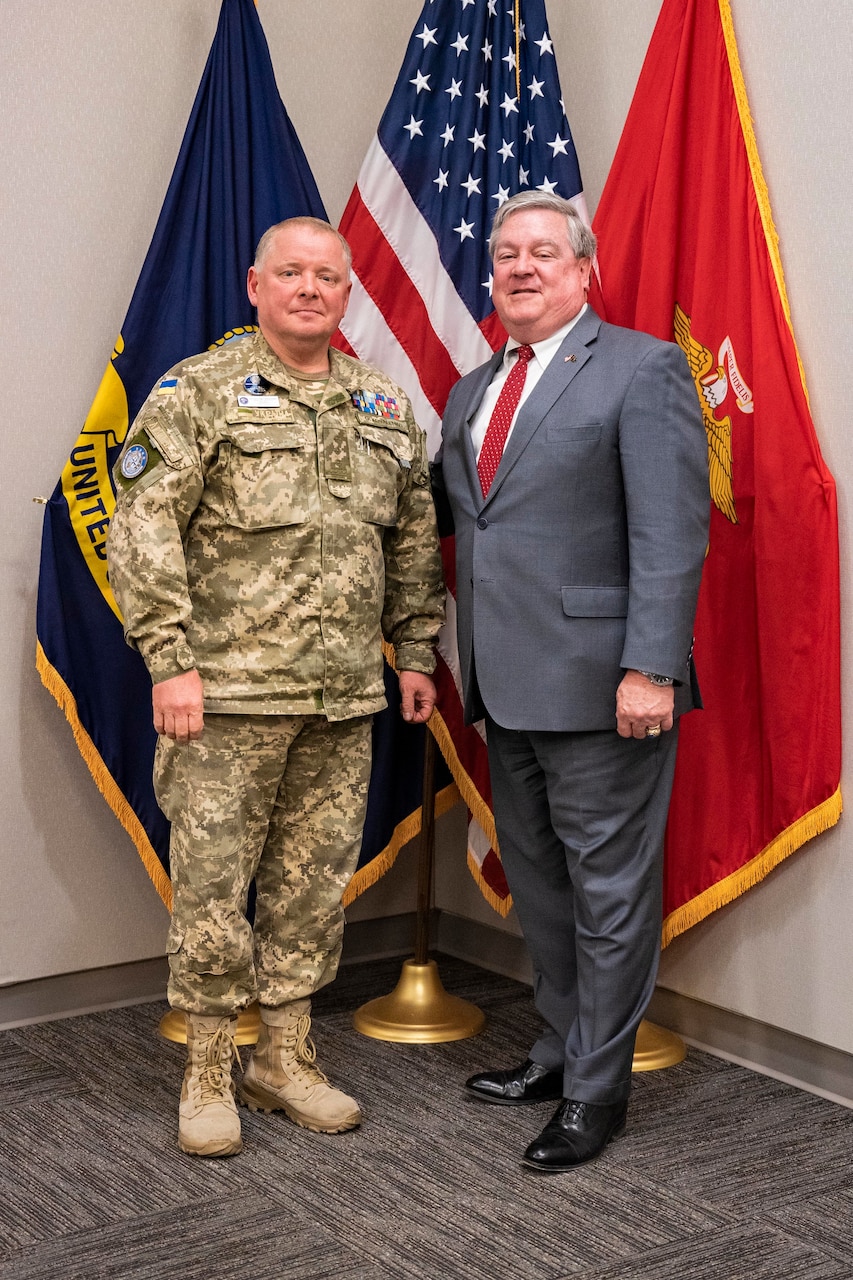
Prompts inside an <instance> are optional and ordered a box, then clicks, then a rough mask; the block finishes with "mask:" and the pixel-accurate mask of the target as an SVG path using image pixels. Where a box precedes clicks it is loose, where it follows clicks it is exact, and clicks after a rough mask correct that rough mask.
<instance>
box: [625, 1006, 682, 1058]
mask: <svg viewBox="0 0 853 1280" xmlns="http://www.w3.org/2000/svg"><path fill="white" fill-rule="evenodd" d="M686 1057H687V1045H686V1044H685V1043H684V1041H683V1040H682V1039H681V1036H679V1035H676V1033H675V1032H674V1031H667V1029H666V1027H659V1026H658V1025H657V1023H654V1022H646V1020H645V1018H644V1019H643V1021H642V1022H641V1023H640V1025H639V1027H638V1028H637V1039H636V1040H635V1042H634V1060H633V1062H632V1064H631V1070H632V1071H660V1070H661V1068H662V1067H674V1066H675V1064H676V1063H677V1062H683V1061H684V1059H685V1058H686Z"/></svg>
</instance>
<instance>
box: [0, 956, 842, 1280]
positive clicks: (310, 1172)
mask: <svg viewBox="0 0 853 1280" xmlns="http://www.w3.org/2000/svg"><path fill="white" fill-rule="evenodd" d="M439 968H440V972H441V976H442V979H443V982H444V985H445V987H446V988H447V990H448V991H451V992H454V993H456V994H458V995H461V996H464V997H465V998H466V999H470V1000H473V1001H475V1002H476V1003H477V1004H479V1005H480V1007H481V1008H483V1009H484V1011H485V1012H486V1014H487V1019H488V1020H487V1025H486V1029H485V1031H484V1032H483V1033H482V1034H481V1035H479V1036H477V1037H475V1038H472V1039H469V1040H461V1041H456V1042H455V1043H451V1044H445V1045H431V1046H425V1045H417V1046H408V1045H397V1044H387V1043H383V1042H380V1041H375V1040H370V1039H367V1038H365V1037H363V1036H361V1035H359V1034H358V1033H357V1032H355V1031H354V1030H353V1028H352V1025H351V1015H352V1012H353V1010H354V1009H356V1008H357V1007H358V1006H359V1005H360V1004H361V1003H362V1002H363V1001H364V1000H367V999H369V998H371V997H372V996H375V995H382V994H385V993H386V992H388V991H390V990H391V989H392V988H393V986H394V984H395V982H396V980H397V976H398V975H399V970H400V964H399V962H398V961H387V962H386V961H383V962H381V963H375V964H361V965H353V966H348V967H345V968H344V969H343V970H342V971H341V974H340V975H339V978H338V980H337V981H336V982H335V983H334V984H333V986H331V987H330V988H328V989H327V990H326V991H325V992H323V993H321V994H320V996H318V998H317V1000H316V1003H315V1022H314V1030H315V1037H316V1040H317V1044H318V1049H319V1057H320V1061H321V1062H322V1064H323V1066H324V1067H325V1068H326V1069H327V1070H328V1072H329V1073H330V1074H331V1075H332V1077H333V1079H334V1080H335V1081H336V1082H338V1083H340V1084H342V1085H347V1086H349V1087H350V1088H351V1089H352V1091H353V1092H354V1093H356V1094H357V1096H358V1098H359V1100H360V1102H361V1103H362V1106H363V1109H364V1113H365V1122H364V1125H363V1126H362V1128H361V1129H360V1130H357V1131H355V1132H353V1133H349V1134H342V1135H338V1136H330V1135H318V1134H311V1133H308V1132H307V1131H305V1130H303V1129H300V1128H298V1127H296V1126H295V1125H293V1124H291V1123H290V1122H289V1121H288V1120H287V1119H286V1118H285V1117H283V1116H281V1115H271V1116H267V1115H253V1114H251V1113H250V1112H248V1111H246V1110H244V1109H242V1108H241V1117H242V1120H243V1137H244V1150H243V1153H242V1154H241V1155H239V1156H236V1157H233V1158H231V1159H227V1160H200V1159H198V1158H191V1157H188V1156H185V1155H183V1154H182V1153H181V1152H180V1151H179V1150H178V1147H177V1145H176V1142H175V1129H176V1123H177V1122H176V1107H177V1094H178V1090H179V1085H180V1078H181V1074H182V1069H183V1054H184V1051H183V1047H182V1046H179V1045H175V1044H170V1043H168V1042H166V1041H164V1040H162V1039H161V1038H160V1037H159V1036H158V1035H157V1025H158V1022H159V1019H160V1017H161V1015H162V1013H163V1012H164V1011H165V1006H161V1005H152V1004H148V1005H141V1006H137V1007H134V1008H129V1009H118V1010H113V1011H110V1012H106V1013H97V1014H90V1015H88V1016H86V1017H80V1018H72V1019H67V1020H64V1021H58V1022H49V1023H43V1024H40V1025H37V1026H29V1027H22V1028H18V1029H15V1030H11V1031H5V1032H2V1033H0V1049H2V1052H0V1126H2V1135H0V1276H2V1277H3V1280H59V1278H60V1277H61V1280H164V1278H165V1277H173V1276H174V1277H181V1278H182V1280H243V1278H244V1277H245V1278H246V1280H414V1278H416V1277H429V1278H430V1280H433V1278H437V1280H842V1277H845V1278H847V1280H850V1278H853V1111H851V1110H848V1109H846V1108H843V1107H840V1106H837V1105H835V1104H833V1103H831V1102H827V1101H824V1100H823V1099H821V1098H818V1097H815V1096H814V1095H812V1094H808V1093H804V1092H801V1091H799V1090H797V1089H794V1088H792V1087H790V1086H788V1085H785V1084H781V1083H779V1082H777V1081H775V1080H772V1079H769V1078H767V1077H765V1076H760V1075H756V1074H753V1073H751V1072H749V1071H746V1070H744V1069H742V1068H740V1067H737V1066H733V1065H731V1064H729V1063H726V1062H723V1061H721V1060H719V1059H715V1058H712V1057H710V1056H709V1055H707V1054H703V1053H699V1052H696V1051H693V1050H691V1051H690V1053H689V1054H688V1057H687V1059H686V1060H685V1061H684V1062H683V1063H681V1064H679V1065H678V1066H676V1067H671V1068H668V1069H666V1070H664V1071H656V1072H648V1073H643V1074H640V1075H636V1076H635V1077H634V1092H633V1098H632V1104H631V1110H630V1114H629V1120H628V1132H627V1134H626V1136H625V1137H624V1138H622V1139H620V1140H619V1141H617V1142H614V1143H612V1144H611V1145H610V1146H609V1147H608V1148H607V1151H606V1152H605V1154H604V1155H603V1156H602V1157H601V1158H600V1159H599V1160H597V1161H595V1162H594V1163H592V1164H589V1165H586V1166H584V1167H583V1168H581V1169H579V1170H577V1171H576V1172H574V1173H568V1174H560V1175H554V1176H550V1177H548V1176H544V1177H543V1176H542V1175H537V1174H536V1173H533V1172H528V1171H526V1170H525V1169H523V1167H522V1166H521V1164H520V1162H519V1158H520V1155H521V1152H522V1151H523V1149H524V1147H525V1146H526V1144H527V1143H528V1142H529V1141H530V1140H531V1138H532V1137H534V1136H535V1135H536V1133H537V1132H538V1131H539V1129H540V1128H541V1127H542V1125H543V1124H544V1123H545V1122H546V1120H547V1119H548V1118H549V1117H550V1115H551V1112H552V1110H553V1104H550V1103H544V1104H542V1105H541V1106H533V1107H524V1108H505V1107H488V1106H483V1105H481V1104H478V1103H477V1102H476V1101H474V1100H469V1099H467V1098H465V1097H464V1096H463V1095H462V1092H461V1085H462V1082H463V1081H464V1078H465V1077H466V1075H468V1074H469V1073H471V1072H473V1071H476V1070H478V1069H480V1068H482V1067H487V1066H495V1065H510V1064H512V1063H514V1062H516V1061H519V1060H520V1058H522V1057H524V1055H525V1050H526V1048H527V1046H528V1044H529V1043H530V1042H532V1040H533V1039H534V1037H535V1034H536V1029H537V1026H538V1022H537V1015H536V1013H535V1011H534V1009H533V1006H532V1002H531V998H530V992H529V989H527V988H525V987H524V986H522V985H520V984H518V983H515V982H512V981H510V980H507V979H503V978H499V977H496V976H495V975H493V974H488V973H484V972H483V971H482V970H479V969H476V968H473V967H472V966H470V965H466V964H463V963H461V962H459V961H455V960H449V959H442V958H439Z"/></svg>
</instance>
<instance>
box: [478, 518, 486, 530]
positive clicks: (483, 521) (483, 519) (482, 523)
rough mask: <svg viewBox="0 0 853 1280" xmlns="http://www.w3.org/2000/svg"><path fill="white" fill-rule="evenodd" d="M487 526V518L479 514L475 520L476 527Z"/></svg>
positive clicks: (483, 527) (482, 527)
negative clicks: (478, 517)
mask: <svg viewBox="0 0 853 1280" xmlns="http://www.w3.org/2000/svg"><path fill="white" fill-rule="evenodd" d="M488 527H489V522H488V520H487V519H486V518H485V516H480V519H479V520H478V521H477V528H478V529H488Z"/></svg>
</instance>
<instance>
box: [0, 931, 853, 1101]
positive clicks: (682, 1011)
mask: <svg viewBox="0 0 853 1280" xmlns="http://www.w3.org/2000/svg"><path fill="white" fill-rule="evenodd" d="M416 923H417V921H416V917H415V913H414V912H406V913H403V914H401V915H395V916H385V917H383V918H381V919H377V920H354V921H351V922H350V923H349V924H348V925H347V928H346V932H345V935H344V951H343V957H342V963H343V964H358V963H362V962H364V961H368V960H379V959H388V958H391V957H394V956H403V957H407V956H411V955H413V954H414V949H415V932H416ZM430 947H431V949H432V950H434V951H437V952H438V953H439V954H444V955H448V956H453V957H455V958H457V959H459V960H467V961H469V962H470V963H471V964H476V965H479V966H480V967H481V968H483V969H488V970H490V971H491V972H493V973H499V974H502V975H503V976H504V977H508V978H515V979H516V980H517V981H518V982H526V983H530V982H531V977H532V974H531V968H530V960H529V957H528V955H527V948H526V947H525V944H524V941H523V939H522V938H520V937H518V935H517V934H512V933H507V932H506V931H505V930H502V929H496V928H494V927H492V926H491V925H488V924H483V923H481V922H479V921H477V920H467V919H465V918H464V917H462V916H456V915H453V914H452V913H451V912H448V911H434V912H433V914H432V918H431V920H430ZM167 977H168V968H167V964H166V959H165V957H163V956H156V957H154V958H153V959H151V960H138V961H136V962H135V963H132V964H123V965H111V966H108V967H106V968H102V969H88V970H85V971H84V972H82V973H63V974H57V975H56V976H54V977H48V978H38V979H35V980H33V981H30V982H19V983H13V984H11V985H9V986H6V987H0V1030H7V1029H11V1028H13V1027H23V1026H27V1025H29V1024H30V1023H35V1022H52V1021H55V1020H57V1019H60V1018H72V1017H77V1016H79V1015H81V1014H85V1013H96V1012H99V1011H101V1010H104V1009H119V1008H122V1007H124V1006H127V1005H134V1004H148V1003H152V1002H153V1001H156V1000H164V999H165V997H166V981H167ZM648 1016H649V1018H650V1020H651V1021H652V1022H657V1023H659V1024H660V1025H661V1026H663V1027H667V1028H668V1029H669V1030H671V1031H675V1032H677V1033H678V1034H679V1035H680V1036H681V1037H682V1038H683V1039H684V1040H685V1041H686V1043H687V1044H689V1045H694V1046H695V1047H696V1048H697V1049H704V1050H705V1051H706V1052H708V1053H712V1054H714V1056H715V1057H718V1058H724V1059H726V1060H727V1061H729V1062H736V1063H738V1064H739V1065H740V1066H744V1067H747V1068H749V1069H750V1070H751V1071H758V1072H760V1073H761V1074H762V1075H767V1076H772V1077H773V1078H774V1079H777V1080H782V1081H784V1082H785V1083H787V1084H791V1085H794V1086H795V1087H796V1088H798V1089H805V1090H807V1091H808V1092H810V1093H816V1094H819V1095H820V1096H821V1097H824V1098H828V1099H830V1100H831V1101H832V1102H837V1103H839V1104H840V1105H841V1106H845V1107H851V1108H853V1054H849V1053H845V1052H844V1051H843V1050H841V1049H836V1048H833V1047H832V1046H830V1045H824V1044H819V1043H818V1042H817V1041H815V1040H809V1039H807V1038H806V1037H805V1036H799V1035H796V1034H795V1033H794V1032H791V1031H785V1030H783V1029H781V1028H779V1027H772V1026H769V1025H768V1024H767V1023H763V1022H758V1021H757V1020H756V1019H754V1018H748V1017H745V1016H744V1015H742V1014H739V1013H732V1012H730V1011H729V1010H727V1009H721V1008H718V1007H717V1006H715V1005H710V1004H705V1003H704V1002H703V1001H701V1000H694V999H693V998H692V997H690V996H684V995H681V994H680V993H678V992H675V991H670V990H668V989H667V988H665V987H658V988H657V990H656V991H655V994H654V996H653V997H652V1002H651V1004H650V1006H649V1011H648Z"/></svg>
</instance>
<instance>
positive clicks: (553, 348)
mask: <svg viewBox="0 0 853 1280" xmlns="http://www.w3.org/2000/svg"><path fill="white" fill-rule="evenodd" d="M586 308H587V304H586V303H584V304H583V306H582V307H581V309H580V311H579V312H578V313H577V315H576V316H574V317H573V319H571V320H570V321H569V323H568V324H564V325H563V327H562V329H558V330H557V332H556V333H552V334H551V336H550V338H543V339H542V341H541V342H532V343H531V344H530V345H531V347H532V348H533V359H532V360H531V361H530V362H529V364H528V366H527V377H526V378H525V379H524V389H523V390H522V393H521V399H520V400H519V402H518V409H516V411H515V413H514V414H513V418H512V422H511V423H510V427H509V431H508V432H507V437H506V438H507V440H509V438H510V436H511V435H512V430H513V427H514V426H515V423H516V420H517V418H518V411H519V409H520V408H521V406H522V405H523V404H524V402H525V400H526V399H527V397H528V396H529V395H530V393H531V391H532V390H533V388H534V387H535V386H536V383H537V382H538V381H539V379H540V378H541V377H542V374H543V373H544V372H545V370H546V369H547V368H548V365H549V364H550V363H551V361H552V360H553V358H554V356H555V355H556V354H557V351H558V349H559V346H560V343H561V342H562V341H563V339H564V338H565V336H566V334H567V333H569V332H570V331H571V330H572V329H573V328H574V327H575V325H576V324H577V322H578V320H580V318H581V316H582V315H583V313H584V312H585V311H586ZM522 345H523V344H522V343H520V342H516V341H515V339H514V338H510V339H509V340H508V341H507V344H506V351H505V352H504V358H503V360H502V361H501V363H500V365H499V366H498V369H497V372H496V373H495V376H494V377H493V378H492V380H491V382H490V383H489V385H488V387H487V388H486V393H485V395H484V396H483V399H482V400H481V402H480V407H479V409H478V410H477V412H476V413H475V414H474V417H473V418H472V420H471V443H472V444H473V446H474V456H475V457H476V458H479V456H480V450H481V449H482V447H483V440H484V439H485V436H486V428H487V427H488V425H489V420H490V419H491V416H492V413H493V412H494V408H495V405H496V404H497V402H498V396H499V395H500V393H501V390H502V388H503V384H504V383H505V382H506V380H507V378H508V377H509V372H510V369H512V367H513V365H514V364H515V362H516V358H517V357H516V354H515V353H516V351H517V350H518V348H519V347H520V346H522ZM504 448H506V445H505V444H504Z"/></svg>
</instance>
